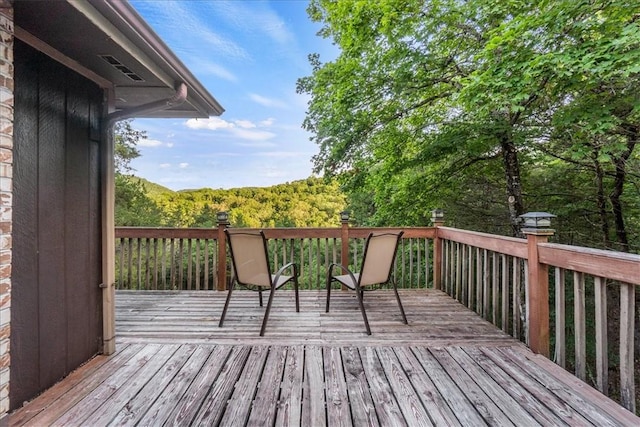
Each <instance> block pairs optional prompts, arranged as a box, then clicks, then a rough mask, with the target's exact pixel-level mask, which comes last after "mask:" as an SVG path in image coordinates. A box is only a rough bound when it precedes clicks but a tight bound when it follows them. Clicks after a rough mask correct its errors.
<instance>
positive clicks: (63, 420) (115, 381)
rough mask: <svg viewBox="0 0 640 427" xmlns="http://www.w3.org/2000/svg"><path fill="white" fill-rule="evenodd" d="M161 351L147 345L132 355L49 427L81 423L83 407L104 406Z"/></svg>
mask: <svg viewBox="0 0 640 427" xmlns="http://www.w3.org/2000/svg"><path fill="white" fill-rule="evenodd" d="M161 349H162V347H161V346H159V345H153V344H152V345H148V346H145V347H144V348H142V350H140V351H139V352H138V353H136V354H135V355H133V356H132V357H131V358H130V359H129V360H127V362H126V363H125V364H124V366H123V367H122V368H121V369H119V370H118V371H117V374H116V375H110V376H109V377H108V378H106V379H105V381H103V382H102V383H101V384H100V385H98V387H96V388H94V389H93V390H92V391H91V392H90V393H88V394H87V395H86V396H84V397H83V398H82V399H81V400H80V401H78V402H77V404H76V405H75V406H74V407H73V408H72V409H70V410H69V411H67V412H65V413H64V415H62V416H61V417H59V418H58V419H56V420H55V421H54V422H53V423H51V425H54V426H66V425H69V423H71V422H72V421H73V422H82V420H84V418H85V417H86V411H85V410H84V407H89V408H93V410H94V411H95V410H96V409H98V408H100V406H101V405H103V404H105V402H106V401H107V400H111V399H112V398H113V395H114V394H115V392H116V391H117V390H118V389H120V387H122V386H123V385H124V384H125V383H126V382H127V381H128V380H129V379H130V378H131V377H133V376H135V375H136V374H137V373H138V372H140V370H142V369H144V367H145V366H146V365H147V364H148V363H151V360H153V357H154V356H156V355H157V354H158V353H159V352H160V350H161Z"/></svg>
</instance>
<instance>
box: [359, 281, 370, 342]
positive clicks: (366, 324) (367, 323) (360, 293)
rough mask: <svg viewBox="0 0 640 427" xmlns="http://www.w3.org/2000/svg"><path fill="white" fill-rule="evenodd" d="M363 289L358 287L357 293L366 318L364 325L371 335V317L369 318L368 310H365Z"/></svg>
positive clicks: (363, 315) (361, 309)
mask: <svg viewBox="0 0 640 427" xmlns="http://www.w3.org/2000/svg"><path fill="white" fill-rule="evenodd" d="M362 292H363V291H362V289H360V287H358V288H356V294H357V295H358V303H359V304H360V311H361V312H362V318H363V319H364V326H365V328H366V329H367V335H371V328H369V319H367V312H366V311H364V301H363V300H362Z"/></svg>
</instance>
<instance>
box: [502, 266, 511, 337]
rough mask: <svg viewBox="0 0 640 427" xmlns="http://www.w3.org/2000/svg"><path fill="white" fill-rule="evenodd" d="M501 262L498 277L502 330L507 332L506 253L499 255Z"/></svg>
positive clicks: (507, 277) (507, 267) (507, 287)
mask: <svg viewBox="0 0 640 427" xmlns="http://www.w3.org/2000/svg"><path fill="white" fill-rule="evenodd" d="M500 262H501V263H502V277H501V278H500V286H501V289H502V319H501V320H502V330H503V331H504V332H505V333H508V332H509V264H507V257H506V255H504V254H502V255H500Z"/></svg>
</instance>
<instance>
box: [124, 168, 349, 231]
mask: <svg viewBox="0 0 640 427" xmlns="http://www.w3.org/2000/svg"><path fill="white" fill-rule="evenodd" d="M126 178H127V179H126V180H124V181H117V182H116V184H117V190H118V191H117V196H118V197H117V199H116V213H117V214H116V223H117V225H145V226H168V227H215V226H216V213H218V212H220V211H227V212H228V213H229V220H230V222H231V224H232V225H233V226H234V227H256V228H259V227H335V226H337V225H338V222H339V213H340V211H342V210H344V207H345V196H344V195H343V193H342V192H341V191H340V188H339V187H338V184H337V183H336V182H332V183H326V182H324V181H323V180H321V179H319V178H308V179H306V180H300V181H294V182H291V183H286V184H279V185H275V186H272V187H244V188H234V189H230V190H222V189H217V190H214V189H210V188H204V189H199V190H185V191H178V192H175V191H171V190H168V189H166V188H164V187H161V186H158V185H155V184H150V183H149V182H148V181H145V180H141V179H139V178H131V177H126ZM123 179H124V178H123ZM119 212H121V214H119ZM155 213H157V215H155ZM132 222H136V223H135V224H133V223H132Z"/></svg>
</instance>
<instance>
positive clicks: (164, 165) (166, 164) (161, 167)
mask: <svg viewBox="0 0 640 427" xmlns="http://www.w3.org/2000/svg"><path fill="white" fill-rule="evenodd" d="M159 166H160V169H166V168H170V167H171V163H160V165H159Z"/></svg>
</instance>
